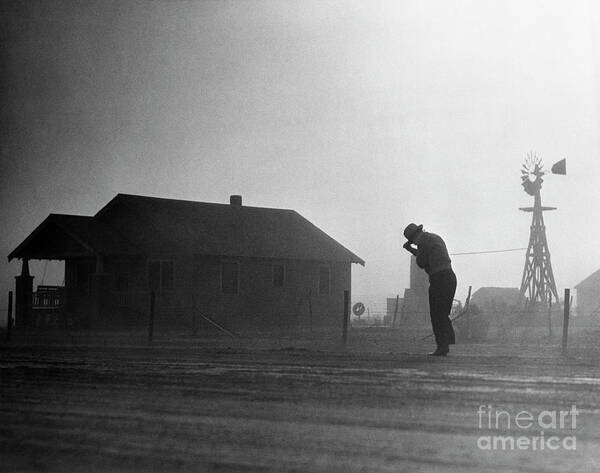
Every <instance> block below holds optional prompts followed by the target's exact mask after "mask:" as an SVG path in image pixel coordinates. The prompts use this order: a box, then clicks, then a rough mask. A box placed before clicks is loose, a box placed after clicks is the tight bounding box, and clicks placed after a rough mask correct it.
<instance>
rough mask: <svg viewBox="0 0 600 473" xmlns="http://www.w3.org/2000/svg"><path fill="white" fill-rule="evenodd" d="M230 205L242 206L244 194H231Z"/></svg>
mask: <svg viewBox="0 0 600 473" xmlns="http://www.w3.org/2000/svg"><path fill="white" fill-rule="evenodd" d="M229 205H231V206H233V207H241V206H242V196H241V195H231V196H229Z"/></svg>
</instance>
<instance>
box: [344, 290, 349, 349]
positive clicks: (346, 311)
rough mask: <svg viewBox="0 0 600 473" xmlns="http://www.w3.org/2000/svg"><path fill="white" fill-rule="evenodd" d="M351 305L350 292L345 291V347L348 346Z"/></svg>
mask: <svg viewBox="0 0 600 473" xmlns="http://www.w3.org/2000/svg"><path fill="white" fill-rule="evenodd" d="M349 305H350V291H344V323H343V332H342V339H343V341H344V346H346V342H347V341H348V308H349Z"/></svg>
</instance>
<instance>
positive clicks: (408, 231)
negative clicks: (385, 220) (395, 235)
mask: <svg viewBox="0 0 600 473" xmlns="http://www.w3.org/2000/svg"><path fill="white" fill-rule="evenodd" d="M422 231H423V225H416V224H414V223H409V224H408V225H407V226H406V228H405V229H404V236H405V237H406V239H407V240H408V241H412V239H413V237H414V236H416V234H417V233H419V232H422Z"/></svg>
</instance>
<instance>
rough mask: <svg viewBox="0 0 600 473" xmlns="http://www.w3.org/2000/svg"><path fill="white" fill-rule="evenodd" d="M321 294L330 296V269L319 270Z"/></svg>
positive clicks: (324, 267) (325, 267) (322, 267)
mask: <svg viewBox="0 0 600 473" xmlns="http://www.w3.org/2000/svg"><path fill="white" fill-rule="evenodd" d="M319 294H323V295H324V294H329V267H328V266H321V267H320V268H319Z"/></svg>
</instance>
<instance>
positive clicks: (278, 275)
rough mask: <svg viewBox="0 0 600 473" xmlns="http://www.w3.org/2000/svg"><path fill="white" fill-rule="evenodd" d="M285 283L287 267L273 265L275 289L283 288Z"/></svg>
mask: <svg viewBox="0 0 600 473" xmlns="http://www.w3.org/2000/svg"><path fill="white" fill-rule="evenodd" d="M284 282H285V266H283V265H282V264H274V265H273V287H283V283H284Z"/></svg>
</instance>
